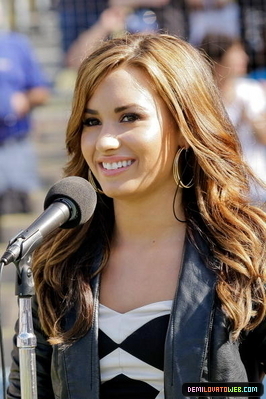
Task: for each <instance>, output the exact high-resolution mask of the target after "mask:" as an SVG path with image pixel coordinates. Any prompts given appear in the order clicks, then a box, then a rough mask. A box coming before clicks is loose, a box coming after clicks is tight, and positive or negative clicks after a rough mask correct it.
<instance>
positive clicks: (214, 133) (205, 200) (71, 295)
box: [34, 34, 266, 343]
mask: <svg viewBox="0 0 266 399" xmlns="http://www.w3.org/2000/svg"><path fill="white" fill-rule="evenodd" d="M122 65H123V66H131V67H135V68H139V69H141V70H142V71H144V72H145V73H146V74H147V76H148V77H149V81H150V83H151V84H152V86H153V88H154V90H155V92H156V93H157V94H158V95H159V96H160V97H161V98H162V99H163V100H164V102H165V104H166V105H167V107H168V108H169V110H170V112H171V114H172V116H173V118H174V119H175V121H176V124H177V126H178V130H179V132H180V133H181V134H182V135H183V136H184V138H185V140H186V141H187V143H188V144H189V147H190V162H189V163H190V166H191V167H190V173H192V174H193V176H194V182H195V184H194V186H193V187H192V188H190V189H186V190H183V191H184V195H183V203H184V209H185V212H186V218H187V221H188V222H187V223H188V230H189V232H190V234H191V235H192V236H193V232H194V231H195V229H197V230H198V231H199V232H200V234H201V235H202V236H203V237H204V238H205V240H206V241H207V242H208V244H209V247H210V250H211V253H212V255H213V258H214V259H215V261H214V262H213V263H212V264H211V265H210V266H211V267H213V269H214V270H215V271H216V273H217V278H218V280H217V295H218V297H219V300H220V302H221V306H222V308H223V310H224V312H225V313H226V315H227V316H228V318H229V319H230V321H231V325H232V333H233V337H234V338H237V337H238V336H239V334H240V332H241V330H243V329H253V328H254V327H255V326H256V325H257V324H258V323H260V322H261V320H262V319H263V318H264V316H265V308H266V301H265V290H264V283H265V280H266V275H265V267H264V265H265V255H266V253H265V252H266V250H265V240H266V229H265V227H266V217H265V213H264V212H263V211H262V210H261V209H260V208H259V207H255V206H252V205H250V204H249V201H248V193H249V183H250V180H251V179H253V178H254V177H253V176H252V174H251V172H250V170H249V168H248V167H247V166H246V165H245V163H244V162H243V160H242V155H241V151H240V146H239V142H238V139H237V135H236V133H235V130H234V127H233V126H232V124H231V122H230V121H229V119H228V117H227V114H226V112H225V110H224V107H223V104H222V101H221V99H220V95H219V92H218V89H217V88H216V85H215V84H214V82H213V78H212V71H211V68H210V65H209V63H208V61H207V60H206V59H204V57H203V55H202V54H201V53H200V52H199V51H198V50H196V49H195V48H193V47H192V46H191V45H190V44H188V43H187V42H185V41H183V40H181V39H179V38H177V37H174V36H170V35H167V34H133V35H129V34H128V35H125V36H123V37H121V38H115V39H112V40H108V41H106V42H103V43H101V44H100V45H99V47H98V49H97V50H96V51H94V52H93V53H92V54H91V55H89V56H88V57H87V58H86V59H85V60H84V61H83V63H82V65H81V66H80V69H79V71H78V76H77V81H76V87H75V92H74V97H73V105H72V113H71V116H70V119H69V123H68V127H67V134H66V146H67V150H68V153H69V162H68V164H67V166H66V168H65V174H66V175H68V176H69V175H76V176H81V177H84V178H87V176H88V165H87V164H86V162H85V160H84V158H83V156H82V153H81V148H80V136H81V132H82V127H83V125H82V121H83V116H84V111H85V108H86V104H87V102H88V100H89V98H90V97H91V96H92V94H93V93H94V92H95V90H96V88H97V86H98V85H99V84H100V83H101V82H102V81H103V79H104V78H105V77H106V76H107V75H108V74H109V73H110V72H111V71H112V70H114V69H116V68H119V67H120V66H122ZM113 218H114V216H113V208H112V200H110V199H109V198H107V197H105V196H104V195H101V198H100V199H99V201H98V204H97V207H96V211H95V214H94V216H93V219H92V220H91V221H90V222H88V223H87V224H85V225H84V226H83V227H78V228H76V229H72V230H70V231H59V232H56V233H54V234H53V235H52V236H51V237H50V238H49V239H48V240H47V242H46V243H45V244H44V245H43V247H42V248H41V249H39V250H38V251H36V255H35V262H34V278H35V283H36V292H37V295H38V297H39V299H40V304H41V306H40V319H41V322H42V326H43V328H44V330H45V331H46V333H47V335H48V336H49V337H50V340H51V342H53V343H56V342H71V341H72V340H74V339H77V338H79V337H80V336H82V335H84V334H85V333H86V331H87V330H88V328H89V326H90V323H91V320H92V293H91V288H90V279H91V277H92V275H93V273H94V269H93V262H94V258H95V254H96V253H98V252H99V248H101V253H102V254H103V258H102V260H101V263H102V266H104V263H105V261H106V259H108V255H109V242H110V238H111V235H112V228H113V222H114V219H113ZM88 242H89V243H90V244H89V245H86V244H87V243H88ZM92 242H93V245H92ZM77 286H78V287H79V289H78V290H76V287H77ZM73 306H75V308H76V314H77V318H76V322H75V324H74V325H73V326H70V327H68V328H65V326H64V325H63V324H62V323H63V320H64V316H65V315H66V314H67V312H68V311H69V310H70V308H71V307H73Z"/></svg>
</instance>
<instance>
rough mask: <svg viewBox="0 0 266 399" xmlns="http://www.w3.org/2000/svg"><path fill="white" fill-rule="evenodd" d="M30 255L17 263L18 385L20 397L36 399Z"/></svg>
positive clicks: (32, 289) (35, 342)
mask: <svg viewBox="0 0 266 399" xmlns="http://www.w3.org/2000/svg"><path fill="white" fill-rule="evenodd" d="M31 258H32V257H31V255H26V256H25V257H24V258H23V259H21V260H20V261H19V262H18V263H15V265H16V268H17V283H16V295H18V298H19V334H18V336H17V347H18V348H19V363H20V386H21V398H22V399H37V377H36V375H37V372H36V355H35V347H36V344H37V340H36V336H35V335H34V330H33V322H32V307H31V300H32V296H33V295H34V293H35V291H34V282H33V276H32V268H31Z"/></svg>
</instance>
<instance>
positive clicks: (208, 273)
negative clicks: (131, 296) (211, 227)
mask: <svg viewBox="0 0 266 399" xmlns="http://www.w3.org/2000/svg"><path fill="white" fill-rule="evenodd" d="M201 251H203V252H204V253H205V256H207V253H206V249H204V248H201ZM201 251H199V250H198V249H196V248H195V247H194V245H192V244H191V243H190V242H189V241H188V240H187V242H186V246H185V253H184V260H183V267H182V270H181V274H180V279H179V284H178V288H177V292H176V296H175V299H174V303H173V309H172V312H171V317H170V323H169V327H168V332H167V337H166V343H165V368H164V375H165V377H164V378H165V399H183V398H184V396H183V395H182V384H183V383H185V382H194V383H197V382H246V381H251V382H258V381H261V379H262V377H263V375H264V371H265V370H266V366H265V365H266V325H265V323H262V324H261V325H260V326H259V327H258V328H257V329H255V330H254V331H253V332H251V333H249V334H246V335H245V337H243V340H242V342H241V343H239V342H233V341H232V339H231V336H230V329H229V325H228V322H227V320H226V317H225V316H224V314H223V313H222V311H221V310H220V308H219V303H218V300H217V297H216V292H215V284H216V275H215V273H214V272H213V271H212V270H210V269H209V268H208V267H206V264H205V262H204V256H201V255H200V252H201ZM93 289H94V298H95V302H94V320H93V325H92V327H91V329H90V331H89V332H88V333H87V334H86V336H84V337H83V338H82V339H80V340H79V341H77V342H76V343H74V344H73V345H71V346H68V347H67V346H64V345H56V346H54V347H52V346H50V345H48V344H47V342H46V337H45V336H44V335H43V334H42V332H41V329H40V327H39V324H38V320H37V317H36V308H35V306H34V309H33V315H34V326H35V333H36V336H37V342H38V343H37V348H36V360H37V381H38V399H99V384H100V370H99V360H98V352H97V351H98V346H97V335H98V312H97V309H98V289H99V277H96V278H95V279H94V280H93ZM70 322H71V320H70ZM114 328H115V326H114ZM12 356H13V364H12V368H11V373H10V385H9V388H8V395H7V397H8V399H11V398H13V399H14V398H20V382H19V374H18V373H19V367H18V351H17V348H16V346H15V347H14V350H13V353H12ZM221 397H225V396H221ZM191 398H192V399H193V398H195V396H194V397H191ZM215 398H217V396H216V397H215Z"/></svg>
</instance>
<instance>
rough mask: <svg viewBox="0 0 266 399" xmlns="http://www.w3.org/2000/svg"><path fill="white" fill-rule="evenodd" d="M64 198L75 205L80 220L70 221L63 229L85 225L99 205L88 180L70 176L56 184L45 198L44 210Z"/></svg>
mask: <svg viewBox="0 0 266 399" xmlns="http://www.w3.org/2000/svg"><path fill="white" fill-rule="evenodd" d="M64 198H67V199H69V200H70V201H71V202H73V203H74V204H75V206H76V210H77V211H78V220H75V221H73V220H72V221H71V220H70V221H69V222H66V223H65V224H64V225H63V226H61V227H63V228H72V227H75V226H77V225H79V224H84V223H86V222H87V221H88V220H89V219H90V218H91V216H92V215H93V212H94V210H95V207H96V203H97V194H96V192H95V190H94V189H93V187H92V185H91V184H90V183H89V182H88V181H87V180H86V179H83V178H82V177H79V176H68V177H65V178H63V179H62V180H60V181H58V182H57V183H55V184H54V185H53V186H52V187H51V188H50V190H49V191H48V193H47V195H46V197H45V200H44V209H46V208H48V206H49V205H51V204H52V203H53V202H55V201H56V200H62V199H64Z"/></svg>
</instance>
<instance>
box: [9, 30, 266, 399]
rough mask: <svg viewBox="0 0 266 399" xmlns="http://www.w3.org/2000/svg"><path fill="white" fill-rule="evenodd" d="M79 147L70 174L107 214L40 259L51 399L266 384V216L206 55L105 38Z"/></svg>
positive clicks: (84, 85) (40, 353) (155, 38)
mask: <svg viewBox="0 0 266 399" xmlns="http://www.w3.org/2000/svg"><path fill="white" fill-rule="evenodd" d="M66 142H67V148H68V151H69V155H70V158H69V163H68V165H67V167H66V169H65V174H66V175H77V176H81V177H83V178H85V179H86V178H88V179H89V181H90V182H91V183H92V184H93V185H94V186H95V189H96V190H97V193H98V204H97V207H96V210H95V213H94V215H93V217H92V219H91V220H90V221H89V222H88V223H86V224H85V225H84V226H82V227H77V228H75V229H72V230H68V231H66V230H64V231H63V230H61V231H57V232H56V233H54V234H52V235H51V237H50V238H49V239H48V240H47V242H46V243H45V244H44V245H43V246H42V248H41V249H39V250H38V251H37V252H36V254H35V259H34V278H35V284H36V293H37V302H38V303H39V308H38V316H37V304H36V303H35V308H34V309H35V312H34V322H35V331H36V335H37V339H38V344H37V348H36V355H37V367H38V395H39V396H38V397H39V398H46V399H47V398H62V399H63V398H64V399H66V398H75V399H78V398H91V399H97V398H101V399H103V398H125V397H130V398H166V399H179V398H182V397H183V395H182V384H183V383H185V382H196V383H197V382H207V381H214V382H215V381H216V382H217V381H218V382H227V381H234V382H237V381H241V382H245V381H253V382H254V381H260V379H261V378H262V376H263V373H264V371H265V366H264V361H265V347H264V346H263V338H264V331H265V324H264V323H263V320H264V317H265V290H264V283H265V269H264V263H265V245H264V243H265V238H266V237H265V236H266V233H265V226H266V225H265V214H264V213H263V212H262V210H260V209H259V208H255V207H253V206H251V205H249V203H248V200H247V198H248V190H249V186H248V182H249V178H250V172H249V170H248V168H247V166H246V165H245V164H244V163H243V162H242V157H241V154H240V152H239V144H238V141H237V138H236V134H235V131H234V128H233V126H232V124H231V123H230V122H229V120H228V118H227V116H226V113H225V112H224V109H223V106H222V103H221V101H220V98H219V95H218V94H217V89H216V87H215V85H214V83H213V80H212V75H211V72H210V70H209V67H208V64H207V63H206V62H205V60H204V59H203V57H202V56H201V55H200V53H199V52H198V51H197V50H196V49H194V48H193V47H192V46H191V45H189V44H188V43H186V42H184V41H182V40H180V39H178V38H176V37H172V36H168V35H166V34H162V35H157V34H151V35H141V34H140V35H138V34H136V35H127V36H125V37H122V38H117V39H113V40H110V41H107V42H104V43H102V45H101V46H99V48H98V49H97V50H96V51H95V52H94V53H93V54H91V55H90V56H89V57H88V58H87V59H85V60H84V62H83V63H82V65H81V67H80V69H79V73H78V77H77V82H76V88H75V94H74V100H73V108H72V114H71V116H70V120H69V124H68V128H67V139H66ZM13 358H14V362H13V365H12V368H11V374H10V386H9V390H8V398H15V397H16V398H17V397H19V395H20V393H19V384H18V366H17V350H16V348H15V349H14V352H13Z"/></svg>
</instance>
